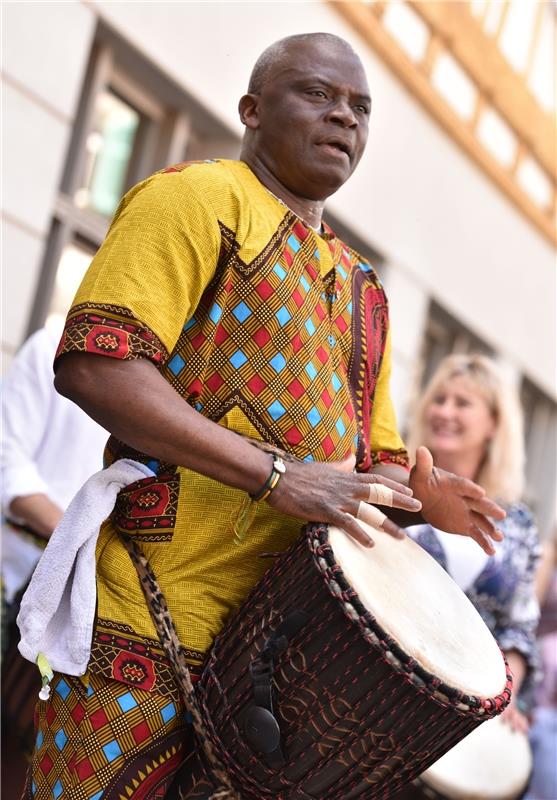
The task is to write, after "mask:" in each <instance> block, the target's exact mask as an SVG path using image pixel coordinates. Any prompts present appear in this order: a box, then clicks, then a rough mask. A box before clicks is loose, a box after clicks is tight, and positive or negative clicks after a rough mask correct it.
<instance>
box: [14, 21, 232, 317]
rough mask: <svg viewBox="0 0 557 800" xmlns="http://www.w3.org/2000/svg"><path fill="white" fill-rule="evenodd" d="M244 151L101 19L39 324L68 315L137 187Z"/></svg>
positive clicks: (41, 291) (48, 257) (50, 247)
mask: <svg viewBox="0 0 557 800" xmlns="http://www.w3.org/2000/svg"><path fill="white" fill-rule="evenodd" d="M238 153H239V139H238V137H237V136H236V135H235V134H234V133H232V132H231V131H230V130H228V129H227V128H225V127H224V126H223V125H222V124H221V123H220V122H218V121H217V120H216V119H215V118H214V117H213V116H212V115H211V114H210V113H209V112H208V111H207V110H206V109H205V108H204V107H203V106H201V105H200V103H199V102H197V101H196V100H194V99H193V98H191V97H189V96H188V95H187V94H186V93H185V92H184V91H183V89H182V88H181V87H180V86H178V85H177V84H175V83H173V82H172V81H170V80H169V79H168V78H167V77H165V76H164V75H163V74H162V73H160V72H159V71H158V70H157V69H156V68H155V67H154V66H153V65H152V64H150V63H149V62H148V61H147V60H146V59H145V58H144V56H143V55H141V54H140V53H139V52H138V51H136V50H135V49H133V48H132V47H131V45H129V44H128V43H126V42H124V41H123V40H122V39H120V38H119V37H118V36H117V35H116V34H115V33H113V32H112V31H111V30H110V29H109V28H106V27H104V26H103V25H101V26H100V27H99V29H98V31H97V36H96V41H95V44H94V46H93V49H92V52H91V56H90V59H89V65H88V69H87V74H86V77H85V81H84V85H83V90H82V95H81V99H80V104H79V108H78V112H77V115H76V121H75V124H74V128H73V132H72V137H71V142H70V147H69V151H68V156H67V161H66V165H65V169H64V174H63V177H62V181H61V185H60V191H59V193H58V197H57V198H56V202H55V208H54V215H53V219H52V224H51V230H50V235H49V239H48V243H47V248H46V253H45V257H44V262H43V268H42V271H41V276H40V280H39V287H38V290H37V294H36V298H35V304H34V308H33V312H32V315H31V321H30V326H29V331H30V332H31V331H33V330H35V329H36V328H38V327H40V326H41V325H42V324H43V323H44V322H45V320H47V321H48V322H49V323H53V322H54V320H56V319H57V318H60V317H64V316H65V315H66V313H67V310H68V308H69V306H70V304H71V301H72V299H73V296H74V294H75V290H76V289H77V287H78V286H79V283H80V281H81V278H82V276H83V274H84V272H85V270H86V269H87V266H88V264H89V263H90V261H91V258H92V257H93V255H94V254H95V252H96V250H97V249H98V247H99V246H100V244H101V242H102V241H103V239H104V237H105V235H106V232H107V230H108V226H109V224H110V220H111V218H112V216H113V215H114V212H115V210H116V208H117V206H118V203H119V202H120V199H121V197H122V195H123V194H124V193H125V192H126V191H127V190H128V189H129V188H130V187H131V186H133V185H134V184H136V183H137V182H138V181H140V180H142V179H143V178H145V177H147V176H148V175H150V174H152V173H153V172H155V171H156V170H158V169H162V168H163V167H165V166H167V165H169V164H174V163H177V162H180V161H184V160H185V159H199V158H207V157H208V156H215V155H217V156H221V157H229V158H230V157H236V156H237V155H238Z"/></svg>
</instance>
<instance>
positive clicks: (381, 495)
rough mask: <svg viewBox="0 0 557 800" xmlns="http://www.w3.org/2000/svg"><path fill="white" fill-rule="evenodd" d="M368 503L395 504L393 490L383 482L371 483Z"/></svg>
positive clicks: (390, 505)
mask: <svg viewBox="0 0 557 800" xmlns="http://www.w3.org/2000/svg"><path fill="white" fill-rule="evenodd" d="M367 502H368V503H374V504H375V505H379V506H389V507H390V508H392V506H393V490H392V489H391V488H389V487H388V486H383V484H382V483H370V484H369V497H368V500H367Z"/></svg>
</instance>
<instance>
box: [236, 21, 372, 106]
mask: <svg viewBox="0 0 557 800" xmlns="http://www.w3.org/2000/svg"><path fill="white" fill-rule="evenodd" d="M312 44H314V45H319V46H320V48H323V50H324V51H325V52H326V51H327V50H330V51H331V54H332V53H335V52H338V51H339V50H341V51H344V52H345V53H350V54H351V55H352V56H353V57H354V58H356V59H357V58H358V56H357V55H356V53H355V52H354V50H353V48H352V47H351V46H350V45H349V44H348V42H346V41H345V40H344V39H341V38H340V36H335V35H334V34H333V33H299V34H296V35H294V36H286V37H285V38H284V39H279V40H278V42H274V43H273V44H271V45H269V47H267V49H266V50H264V51H263V52H262V53H261V55H260V56H259V58H258V59H257V61H256V62H255V65H254V67H253V70H252V72H251V75H250V79H249V85H248V92H250V94H258V93H259V92H260V91H261V89H262V87H263V86H264V84H265V83H266V82H267V81H268V80H269V78H270V77H271V76H272V75H273V74H274V73H275V72H277V71H278V70H280V69H282V68H283V67H284V66H285V65H286V64H287V63H288V62H289V59H290V56H291V55H292V53H293V51H295V50H297V49H298V48H299V47H300V46H304V45H312Z"/></svg>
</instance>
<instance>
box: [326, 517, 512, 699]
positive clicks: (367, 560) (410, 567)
mask: <svg viewBox="0 0 557 800" xmlns="http://www.w3.org/2000/svg"><path fill="white" fill-rule="evenodd" d="M360 524H361V525H362V526H363V527H364V528H366V529H368V532H369V534H370V536H371V537H372V538H373V540H374V542H375V547H372V548H365V547H363V546H362V545H360V544H358V542H356V541H355V540H354V539H352V538H351V537H350V536H348V535H347V534H346V533H345V532H344V531H343V530H341V529H340V528H335V527H332V526H331V527H329V543H330V545H331V547H332V549H333V552H334V556H335V559H336V561H337V563H338V564H339V566H340V567H341V569H342V571H343V573H344V576H345V578H346V580H347V581H348V582H349V583H350V584H351V586H352V587H353V588H354V590H355V591H356V592H357V593H358V596H359V598H360V601H361V602H362V603H363V605H364V606H365V607H366V608H367V609H368V611H369V612H370V613H371V614H372V615H373V616H374V617H375V619H376V620H377V622H378V623H379V625H380V626H381V627H382V628H383V630H384V631H385V632H386V633H387V634H389V635H390V636H391V637H392V638H393V639H395V640H396V642H397V643H398V645H399V647H400V648H401V649H402V650H404V652H405V653H406V654H407V655H408V656H410V657H411V658H414V659H415V660H416V661H417V662H418V663H419V664H420V665H421V666H422V667H423V668H424V669H426V670H427V671H428V672H430V673H431V674H433V675H435V676H436V677H438V678H439V679H440V680H441V681H442V682H443V683H445V684H448V685H449V686H451V687H454V688H456V689H458V690H460V691H461V692H464V693H466V694H471V695H475V696H476V697H482V698H490V697H495V696H496V695H499V694H501V692H503V690H504V688H505V685H506V668H505V662H504V659H503V656H502V654H501V651H500V649H499V646H498V644H497V642H496V641H495V639H494V638H493V636H492V635H491V633H490V631H489V629H488V628H487V626H486V625H485V623H484V621H483V620H482V618H481V617H480V615H479V614H478V612H477V611H476V609H475V608H474V606H473V605H472V603H471V602H470V601H469V600H468V598H467V597H466V595H465V594H464V592H462V591H461V589H460V588H459V587H458V586H457V585H456V583H455V582H454V581H453V580H452V578H451V577H450V576H449V575H448V574H447V573H446V572H445V570H444V569H443V568H442V567H441V566H439V564H438V563H437V562H436V561H435V559H433V558H432V557H431V556H430V555H429V554H428V553H426V551H425V550H423V549H422V548H421V547H420V546H419V545H418V544H416V543H415V542H413V541H412V540H411V539H410V538H408V537H406V538H404V539H395V538H394V537H393V536H390V535H389V534H388V533H384V532H383V531H379V530H376V529H374V528H370V527H369V526H367V525H366V524H365V523H362V522H360Z"/></svg>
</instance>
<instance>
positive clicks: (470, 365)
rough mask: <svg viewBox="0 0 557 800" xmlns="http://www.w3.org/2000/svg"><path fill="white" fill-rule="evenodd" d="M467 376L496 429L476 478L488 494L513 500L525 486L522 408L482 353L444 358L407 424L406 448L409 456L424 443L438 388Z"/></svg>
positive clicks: (512, 390)
mask: <svg viewBox="0 0 557 800" xmlns="http://www.w3.org/2000/svg"><path fill="white" fill-rule="evenodd" d="M459 376H464V377H466V378H467V379H468V380H469V381H471V383H472V384H473V385H474V386H475V387H476V388H477V390H478V392H479V393H480V394H481V396H482V397H483V398H484V400H485V401H486V403H487V404H488V406H489V409H490V410H491V413H492V414H493V418H494V420H495V423H496V427H495V432H494V434H493V437H492V439H491V440H490V441H489V443H488V445H487V448H486V454H485V458H484V459H483V461H482V463H481V465H480V469H479V472H478V475H476V477H475V480H476V482H477V483H479V484H480V486H483V488H484V489H485V490H486V492H487V494H488V495H489V496H490V497H495V498H497V499H498V500H502V501H503V502H507V503H511V502H515V501H516V500H518V499H519V498H520V496H521V495H522V491H523V489H524V459H525V453H524V434H523V420H522V410H521V407H520V403H519V400H518V396H517V393H516V391H515V390H514V387H512V386H510V385H508V384H507V383H505V381H504V380H503V379H502V377H501V375H500V374H499V370H498V368H497V365H496V364H495V363H494V362H493V361H492V360H491V359H490V358H486V356H482V355H451V356H447V357H446V358H444V359H443V360H442V361H441V363H440V364H439V366H438V367H437V369H436V371H435V373H434V374H433V376H432V377H431V379H430V381H429V383H428V385H427V386H426V388H425V391H424V393H423V395H422V398H421V400H420V402H419V403H418V404H417V406H416V409H415V413H414V420H413V425H412V427H411V428H410V435H409V436H408V437H407V438H408V449H409V452H410V454H411V455H412V456H414V454H415V452H416V448H417V447H419V446H420V445H422V444H425V438H426V437H425V430H426V428H425V418H426V412H427V409H428V407H429V405H430V404H431V402H432V400H433V398H434V396H435V395H436V394H437V393H438V392H439V389H440V388H441V387H443V386H445V385H446V383H447V382H448V381H449V380H451V378H456V377H459Z"/></svg>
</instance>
